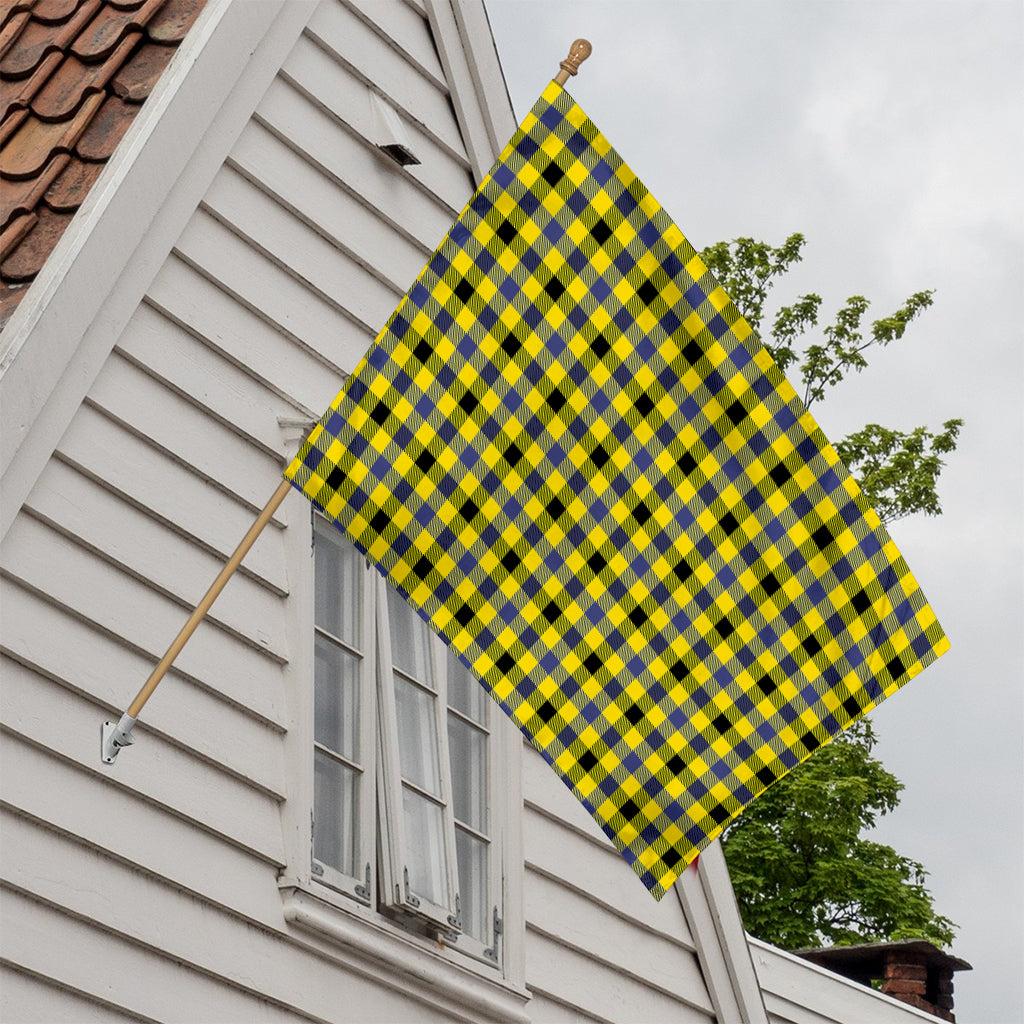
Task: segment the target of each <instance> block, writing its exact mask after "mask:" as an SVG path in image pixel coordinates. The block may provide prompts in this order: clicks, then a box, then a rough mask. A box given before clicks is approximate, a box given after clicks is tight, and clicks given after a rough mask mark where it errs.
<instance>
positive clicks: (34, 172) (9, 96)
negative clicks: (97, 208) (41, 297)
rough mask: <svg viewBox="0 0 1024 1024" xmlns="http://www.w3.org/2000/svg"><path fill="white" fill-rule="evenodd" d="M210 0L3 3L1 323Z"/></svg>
mask: <svg viewBox="0 0 1024 1024" xmlns="http://www.w3.org/2000/svg"><path fill="white" fill-rule="evenodd" d="M204 2H205V0H0V97H2V98H0V144H2V148H0V178H2V179H3V180H2V181H0V230H2V232H3V233H2V236H0V241H2V246H3V256H2V258H0V327H3V325H4V323H5V322H6V320H7V319H8V317H9V316H10V314H11V313H12V312H13V310H14V308H15V307H16V306H17V303H18V302H19V301H20V299H21V297H22V296H23V295H24V294H25V292H26V290H27V282H30V281H31V279H32V278H33V277H34V276H35V274H36V273H37V272H38V270H39V269H40V268H41V267H42V265H43V263H44V262H45V260H46V258H47V257H48V255H49V253H50V251H51V250H52V249H53V246H54V245H56V243H57V240H58V239H59V238H60V236H61V235H62V234H63V232H64V229H65V228H66V227H67V225H68V223H70V221H71V219H72V217H73V216H74V214H75V211H76V210H77V209H78V208H79V207H80V206H81V204H82V202H83V201H84V199H85V197H86V196H87V195H88V192H89V190H90V189H91V188H92V186H93V184H94V183H95V182H96V180H97V178H99V176H100V175H101V173H102V171H103V168H104V166H105V164H106V160H107V158H108V157H109V156H110V154H111V153H112V152H113V150H114V148H115V147H116V145H117V143H118V140H119V139H120V138H121V137H122V136H123V135H124V133H125V131H126V130H127V128H128V126H129V123H130V121H131V119H132V117H133V116H134V115H135V113H137V112H138V110H139V103H140V101H142V100H144V99H145V97H146V95H148V93H149V92H150V91H151V90H152V88H153V85H154V84H155V82H156V81H157V80H158V78H159V76H160V72H161V71H162V70H163V68H164V67H165V66H166V64H167V63H168V62H169V61H170V59H171V58H172V57H173V54H174V51H175V49H176V48H177V44H178V43H179V42H180V41H181V39H182V38H183V37H184V35H185V33H186V32H187V30H188V28H189V26H190V25H191V24H192V22H193V21H194V20H195V18H196V16H197V15H198V13H199V12H200V10H201V9H202V7H203V3H204ZM161 4H162V5H163V6H161ZM143 30H145V36H146V37H145V38H143ZM5 47H6V49H5Z"/></svg>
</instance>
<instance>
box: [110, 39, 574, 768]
mask: <svg viewBox="0 0 1024 1024" xmlns="http://www.w3.org/2000/svg"><path fill="white" fill-rule="evenodd" d="M592 49H593V47H592V46H591V45H590V43H589V42H588V41H587V40H586V39H576V40H574V41H573V44H572V46H570V47H569V55H568V56H567V57H566V58H565V60H563V61H561V62H560V63H559V65H558V66H559V68H560V70H559V72H558V74H557V75H555V81H556V82H557V83H558V84H559V85H565V83H566V82H568V81H569V76H570V75H576V74H578V73H579V69H580V65H581V64H582V63H583V62H584V61H585V60H586V59H587V58H588V57H589V56H590V54H591V51H592ZM290 489H291V483H290V482H289V481H288V480H282V481H281V485H280V486H279V487H278V488H277V490H276V491H274V493H273V495H272V496H271V498H270V501H268V502H267V504H266V506H265V507H264V509H263V511H262V512H261V513H260V514H259V516H258V517H257V519H256V521H255V522H254V523H253V524H252V526H250V527H249V532H248V533H246V535H245V536H244V537H243V538H242V540H241V542H240V543H239V545H238V547H237V548H235V552H234V554H233V555H232V556H231V557H230V558H229V559H228V561H227V562H226V563H225V565H224V568H223V569H221V571H220V574H219V575H218V576H217V578H216V579H215V580H214V581H213V583H212V584H211V585H210V589H209V590H208V591H207V592H206V594H205V595H204V597H203V599H202V600H201V601H200V602H199V604H197V605H196V607H195V609H194V610H193V612H192V614H191V615H190V616H189V618H188V621H187V622H186V623H185V625H184V626H182V627H181V632H179V633H178V635H177V636H176V637H175V638H174V642H173V643H172V644H171V646H170V647H168V648H167V652H166V653H165V654H164V656H163V657H162V658H161V659H160V661H159V663H158V664H157V666H156V668H154V669H153V671H152V673H151V674H150V677H149V678H148V679H147V680H146V682H145V683H144V684H143V686H142V689H141V690H139V692H138V693H137V694H136V696H135V700H133V701H132V702H131V704H130V705H129V706H128V710H127V711H125V713H124V714H123V715H122V716H121V718H120V720H119V721H118V722H117V723H116V724H115V723H114V722H104V723H103V726H102V727H101V730H100V758H101V759H102V761H103V763H104V764H113V763H114V760H115V759H116V758H117V755H118V752H119V751H120V750H121V748H122V747H127V746H130V745H131V744H132V743H133V742H134V740H133V739H132V729H133V728H134V726H135V722H136V720H137V719H138V717H139V712H141V711H142V708H143V706H144V705H145V703H146V701H147V700H149V698H150V697H151V696H152V695H153V691H154V690H155V689H156V688H157V687H158V686H159V685H160V681H161V680H162V679H163V677H164V676H165V675H166V674H167V670H168V669H169V668H170V667H171V665H173V664H174V659H175V658H177V657H178V655H179V654H180V653H181V649H182V648H183V647H184V646H185V644H187V643H188V641H189V638H190V637H191V636H192V634H193V633H194V632H195V631H196V628H197V627H198V625H199V623H200V622H202V621H203V619H204V618H206V613H207V612H208V611H209V610H210V606H211V605H212V604H213V602H214V601H216V600H217V597H218V595H219V594H220V592H221V591H222V590H223V589H224V587H225V585H226V584H227V582H228V580H229V579H231V577H232V576H233V575H234V573H235V570H236V569H237V568H238V567H239V565H241V563H242V559H243V558H245V556H246V554H247V553H248V551H249V549H250V548H251V547H252V546H253V544H254V543H255V542H256V538H257V537H258V536H259V535H260V533H262V531H263V527H265V526H266V525H267V523H269V522H270V519H271V516H273V514H274V513H275V512H276V511H277V507H278V506H279V505H280V504H281V502H282V501H284V498H285V495H286V494H287V493H288V491H289V490H290Z"/></svg>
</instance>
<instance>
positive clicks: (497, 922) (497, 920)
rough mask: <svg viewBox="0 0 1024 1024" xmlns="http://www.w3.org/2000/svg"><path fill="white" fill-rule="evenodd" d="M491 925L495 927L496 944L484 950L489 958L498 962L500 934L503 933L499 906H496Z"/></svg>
mask: <svg viewBox="0 0 1024 1024" xmlns="http://www.w3.org/2000/svg"><path fill="white" fill-rule="evenodd" d="M491 927H492V928H493V929H494V945H493V946H492V947H491V948H490V949H485V950H484V956H485V957H487V959H488V960H493V961H494V962H495V963H497V962H498V936H499V935H501V931H502V925H501V917H500V916H499V915H498V908H497V907H495V908H494V915H493V919H492V922H491Z"/></svg>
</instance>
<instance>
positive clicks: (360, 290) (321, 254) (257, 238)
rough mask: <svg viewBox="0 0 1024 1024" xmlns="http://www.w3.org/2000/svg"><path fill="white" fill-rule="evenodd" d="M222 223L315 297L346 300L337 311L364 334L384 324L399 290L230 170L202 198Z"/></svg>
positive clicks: (399, 294)
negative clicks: (313, 292)
mask: <svg viewBox="0 0 1024 1024" xmlns="http://www.w3.org/2000/svg"><path fill="white" fill-rule="evenodd" d="M204 206H205V208H206V209H207V210H208V211H209V212H210V213H211V214H212V215H213V216H214V217H215V218H216V219H217V220H218V221H220V223H221V224H224V225H225V226H226V227H228V229H229V230H231V231H233V232H234V233H235V234H236V235H238V236H239V237H240V238H242V239H244V240H245V241H246V242H247V243H248V244H249V245H251V246H252V247H253V248H254V249H255V250H257V252H259V253H260V254H261V255H263V256H265V257H267V258H268V259H270V260H272V261H273V262H274V263H276V264H277V265H278V266H279V267H282V268H284V267H287V268H288V269H289V270H290V271H291V273H292V275H293V276H294V277H296V278H297V279H299V280H300V281H301V282H302V283H303V284H305V285H306V286H307V287H309V288H311V289H312V290H313V291H315V292H316V293H317V294H319V295H324V296H327V295H332V294H337V295H341V296H344V301H343V303H342V304H341V308H342V309H343V310H344V312H345V313H346V314H347V315H348V316H349V317H351V318H352V319H353V320H354V321H356V322H357V323H359V324H362V325H364V326H365V327H366V329H367V330H368V331H372V330H373V325H374V324H379V323H383V322H384V321H385V320H387V318H388V316H389V315H390V313H391V311H392V310H393V309H394V308H395V306H396V305H397V304H398V300H399V299H400V298H401V297H402V292H401V290H400V289H399V287H398V286H397V285H394V284H391V283H385V281H382V280H381V277H380V276H378V275H377V274H374V273H371V272H370V271H369V270H367V268H366V267H365V266H363V265H362V264H361V263H360V262H358V261H357V260H356V259H354V258H353V254H352V253H351V252H346V251H345V250H344V249H343V248H342V247H341V246H340V245H338V244H335V243H333V242H332V241H331V240H330V239H328V238H325V237H324V236H323V235H322V234H321V233H320V232H319V231H315V230H314V229H313V228H312V227H310V226H309V225H308V224H306V223H304V222H303V221H302V220H300V219H299V218H298V217H296V216H294V215H293V214H292V213H290V212H289V211H288V210H287V209H285V208H284V207H282V206H281V205H280V204H279V203H276V202H274V200H273V199H272V198H271V197H270V196H268V195H267V194H266V193H265V192H263V191H262V190H260V189H258V188H256V187H255V186H253V185H252V184H251V183H249V182H248V181H246V179H245V178H243V177H242V176H241V175H240V174H238V173H237V172H235V171H232V170H231V169H230V168H226V167H225V168H223V169H222V170H221V172H220V174H219V175H218V176H217V180H216V181H214V183H213V186H212V188H211V189H210V191H209V192H208V193H207V195H206V199H205V200H204Z"/></svg>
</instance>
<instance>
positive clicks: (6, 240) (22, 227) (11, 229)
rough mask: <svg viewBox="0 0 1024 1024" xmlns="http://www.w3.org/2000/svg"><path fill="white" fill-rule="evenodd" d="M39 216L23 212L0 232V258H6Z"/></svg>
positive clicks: (33, 225)
mask: <svg viewBox="0 0 1024 1024" xmlns="http://www.w3.org/2000/svg"><path fill="white" fill-rule="evenodd" d="M38 219H39V218H38V217H37V216H36V215H35V214H34V213H23V214H21V215H20V216H19V217H18V218H17V219H16V220H14V221H12V222H11V224H10V225H9V226H8V227H6V228H4V230H3V232H2V233H0V260H4V259H6V258H7V257H8V256H9V255H10V254H11V253H12V252H14V250H15V249H17V247H18V245H19V243H20V242H21V240H22V239H23V238H24V237H25V236H26V235H27V234H28V233H29V232H30V231H31V230H32V229H33V228H34V227H35V226H36V221H37V220H38Z"/></svg>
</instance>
